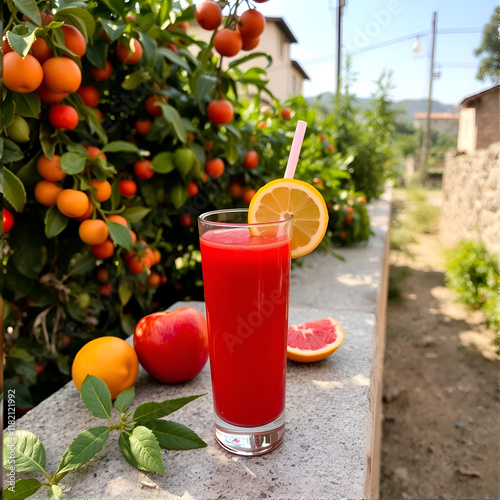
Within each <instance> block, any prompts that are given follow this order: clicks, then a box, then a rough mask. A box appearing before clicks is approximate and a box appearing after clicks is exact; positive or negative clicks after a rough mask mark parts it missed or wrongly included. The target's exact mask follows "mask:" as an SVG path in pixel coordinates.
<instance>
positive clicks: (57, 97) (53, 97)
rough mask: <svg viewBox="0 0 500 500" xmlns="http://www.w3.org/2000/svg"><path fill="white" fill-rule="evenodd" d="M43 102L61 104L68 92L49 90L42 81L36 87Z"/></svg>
mask: <svg viewBox="0 0 500 500" xmlns="http://www.w3.org/2000/svg"><path fill="white" fill-rule="evenodd" d="M36 91H37V93H38V95H39V97H40V101H41V102H42V103H43V104H59V103H60V102H61V101H62V100H63V99H64V98H65V97H66V96H67V95H68V94H58V93H56V92H52V91H51V90H49V89H48V88H47V87H46V86H45V85H44V84H43V82H42V84H41V85H40V87H38V88H37V89H36Z"/></svg>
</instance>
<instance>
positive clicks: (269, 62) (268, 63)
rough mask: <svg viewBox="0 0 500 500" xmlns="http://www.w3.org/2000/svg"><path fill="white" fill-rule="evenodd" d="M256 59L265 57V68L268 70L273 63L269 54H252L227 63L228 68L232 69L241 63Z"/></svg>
mask: <svg viewBox="0 0 500 500" xmlns="http://www.w3.org/2000/svg"><path fill="white" fill-rule="evenodd" d="M256 57H265V58H266V59H267V68H269V66H271V64H272V63H273V58H272V57H271V56H270V55H269V54H266V53H265V52H252V53H251V54H248V55H247V56H245V57H240V58H239V59H235V60H234V61H231V62H230V63H229V67H230V68H234V67H236V66H239V65H240V64H242V63H245V62H247V61H250V60H251V59H255V58H256Z"/></svg>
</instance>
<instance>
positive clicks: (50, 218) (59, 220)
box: [45, 205, 69, 238]
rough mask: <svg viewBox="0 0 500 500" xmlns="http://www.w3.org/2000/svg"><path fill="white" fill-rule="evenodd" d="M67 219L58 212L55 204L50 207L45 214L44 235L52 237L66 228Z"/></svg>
mask: <svg viewBox="0 0 500 500" xmlns="http://www.w3.org/2000/svg"><path fill="white" fill-rule="evenodd" d="M68 221H69V219H68V218H67V217H66V216H65V215H63V214H62V213H61V212H59V209H58V208H57V206H55V205H54V206H53V207H50V208H49V209H48V210H47V213H46V214H45V236H47V238H53V237H54V236H57V235H58V234H59V233H61V232H62V231H64V230H65V229H66V226H67V225H68Z"/></svg>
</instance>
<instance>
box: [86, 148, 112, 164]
mask: <svg viewBox="0 0 500 500" xmlns="http://www.w3.org/2000/svg"><path fill="white" fill-rule="evenodd" d="M85 149H86V150H87V153H88V154H89V157H90V159H91V160H95V159H96V158H97V157H99V158H101V159H102V160H104V161H106V160H107V158H106V155H105V154H104V153H101V150H100V149H99V148H98V147H96V146H86V147H85Z"/></svg>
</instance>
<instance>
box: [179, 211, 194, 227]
mask: <svg viewBox="0 0 500 500" xmlns="http://www.w3.org/2000/svg"><path fill="white" fill-rule="evenodd" d="M179 222H180V223H181V226H182V227H184V228H186V229H189V228H191V227H193V218H192V217H191V214H184V215H181V218H180V220H179Z"/></svg>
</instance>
